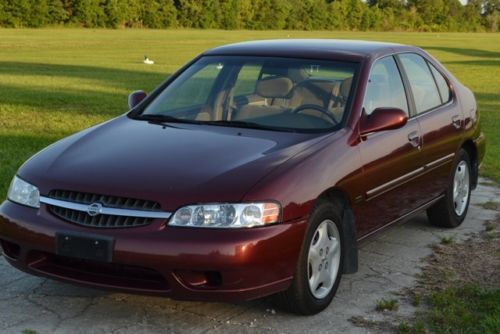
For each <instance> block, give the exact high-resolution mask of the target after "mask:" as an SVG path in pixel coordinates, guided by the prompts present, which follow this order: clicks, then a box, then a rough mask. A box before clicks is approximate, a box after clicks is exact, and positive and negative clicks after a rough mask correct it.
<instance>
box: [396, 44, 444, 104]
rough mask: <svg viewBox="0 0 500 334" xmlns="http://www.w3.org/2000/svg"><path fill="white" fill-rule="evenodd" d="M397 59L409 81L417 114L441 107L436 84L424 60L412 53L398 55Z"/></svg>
mask: <svg viewBox="0 0 500 334" xmlns="http://www.w3.org/2000/svg"><path fill="white" fill-rule="evenodd" d="M399 59H400V60H401V63H402V64H403V67H404V69H405V71H406V75H407V76H408V81H410V86H411V90H412V92H413V97H414V98H415V107H416V108H417V114H420V113H423V112H426V111H427V110H430V109H433V108H436V107H437V106H439V105H441V104H442V102H441V96H440V94H439V91H438V88H437V87H436V82H435V81H434V77H433V76H432V74H431V70H430V69H429V66H428V65H427V62H426V61H425V60H424V58H422V57H421V56H419V55H417V54H414V53H404V54H400V55H399Z"/></svg>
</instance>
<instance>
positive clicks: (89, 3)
mask: <svg viewBox="0 0 500 334" xmlns="http://www.w3.org/2000/svg"><path fill="white" fill-rule="evenodd" d="M100 5H101V1H100V0H74V2H73V10H74V12H73V13H74V16H73V21H74V22H76V23H79V24H81V25H83V26H84V27H87V28H90V27H104V26H105V25H106V18H105V13H104V9H103V7H101V6H100Z"/></svg>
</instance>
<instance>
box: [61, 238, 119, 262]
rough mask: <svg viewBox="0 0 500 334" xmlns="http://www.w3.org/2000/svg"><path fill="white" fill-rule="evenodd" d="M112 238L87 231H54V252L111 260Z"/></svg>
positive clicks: (63, 254)
mask: <svg viewBox="0 0 500 334" xmlns="http://www.w3.org/2000/svg"><path fill="white" fill-rule="evenodd" d="M114 243H115V241H114V238H113V237H108V236H102V235H94V234H87V233H75V232H64V233H56V254H57V255H60V256H66V257H72V258H78V259H86V260H92V261H98V262H111V261H112V260H113V249H114Z"/></svg>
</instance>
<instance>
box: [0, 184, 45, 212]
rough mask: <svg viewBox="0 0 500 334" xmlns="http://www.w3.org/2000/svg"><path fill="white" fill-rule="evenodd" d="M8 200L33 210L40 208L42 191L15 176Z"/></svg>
mask: <svg viewBox="0 0 500 334" xmlns="http://www.w3.org/2000/svg"><path fill="white" fill-rule="evenodd" d="M7 198H8V199H9V200H11V201H12V202H16V203H19V204H22V205H27V206H31V207H33V208H39V207H40V191H38V188H37V187H35V186H34V185H32V184H29V183H28V182H26V181H23V180H21V179H20V178H18V177H17V176H14V178H13V179H12V182H11V184H10V187H9V192H8V194H7Z"/></svg>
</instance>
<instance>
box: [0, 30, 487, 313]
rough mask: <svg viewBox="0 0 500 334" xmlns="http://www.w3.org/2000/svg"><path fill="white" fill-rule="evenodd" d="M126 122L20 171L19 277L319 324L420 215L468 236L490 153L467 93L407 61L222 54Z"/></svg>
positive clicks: (378, 50) (139, 102)
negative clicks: (397, 227) (256, 305)
mask: <svg viewBox="0 0 500 334" xmlns="http://www.w3.org/2000/svg"><path fill="white" fill-rule="evenodd" d="M129 105H130V108H131V110H130V111H129V112H128V113H127V114H126V115H123V116H120V117H117V118H115V119H113V120H110V121H108V122H105V123H103V124H100V125H97V126H94V127H92V128H90V129H86V130H84V131H82V132H79V133H77V134H74V135H72V136H70V137H68V138H65V139H63V140H61V141H59V142H57V143H55V144H53V145H51V146H49V147H48V148H46V149H44V150H43V151H42V152H40V153H38V154H37V155H35V156H34V157H32V158H31V159H30V160H29V161H27V162H26V163H25V164H24V165H23V166H22V167H21V168H20V169H19V171H18V173H17V175H16V176H15V177H14V179H13V181H12V184H11V187H10V189H9V193H8V200H6V201H5V202H4V203H3V204H2V206H1V207H0V241H1V245H2V248H3V252H4V256H5V257H6V259H7V260H8V261H9V263H10V264H12V265H13V266H15V267H17V268H19V269H21V270H23V271H26V272H28V273H31V274H35V275H41V276H46V277H50V278H54V279H59V280H63V281H66V282H72V283H79V284H85V285H87V286H92V287H100V288H106V289H115V290H119V291H125V292H135V293H144V294H154V295H165V296H171V297H173V298H179V299H195V300H211V301H220V300H248V299H254V298H259V297H263V296H266V295H271V294H277V297H278V300H280V301H281V302H282V304H283V305H285V306H286V307H287V308H288V309H290V310H291V311H294V312H298V313H303V314H313V313H316V312H319V311H321V310H323V309H324V308H325V307H327V306H328V305H329V303H330V301H331V300H332V298H333V296H334V294H335V292H336V290H337V287H338V285H339V282H340V278H341V276H342V274H343V273H353V272H355V271H356V270H357V265H358V251H357V245H358V242H359V241H360V240H362V239H364V238H366V237H368V236H369V235H371V234H373V233H375V232H377V231H379V230H381V229H382V228H384V227H387V226H389V225H391V224H394V223H396V222H398V221H401V220H402V219H404V218H406V217H408V216H410V215H412V214H413V213H416V212H419V211H421V210H427V214H428V217H429V221H430V222H431V223H432V224H435V225H438V226H442V227H455V226H457V225H459V224H460V223H461V222H462V221H463V220H464V218H465V216H466V214H467V208H468V205H469V199H470V192H471V189H474V187H475V186H476V184H477V179H478V165H479V163H480V162H481V160H482V158H483V156H484V152H485V142H484V137H483V135H482V133H481V131H480V126H479V113H478V111H477V107H476V101H475V99H474V96H473V94H472V93H471V91H470V90H469V89H467V88H466V87H464V86H463V85H462V84H461V83H460V82H458V80H457V79H456V78H455V77H453V75H451V74H450V73H449V72H448V71H447V70H446V69H445V68H444V67H443V66H442V65H441V64H440V63H439V62H438V61H436V60H435V59H434V58H433V57H431V56H430V55H428V54H427V53H425V52H424V51H422V50H421V49H418V48H416V47H411V46H404V45H397V44H387V43H374V42H361V41H335V40H286V41H281V40H277V41H261V42H249V43H240V44H232V45H227V46H222V47H218V48H215V49H212V50H210V51H207V52H205V53H204V54H202V55H200V56H199V57H197V58H196V59H194V60H193V61H191V62H190V63H189V64H187V65H186V66H185V67H183V68H182V69H181V70H180V71H178V72H177V73H175V74H174V75H172V76H171V77H170V78H169V79H168V80H167V81H166V82H164V83H163V84H162V85H160V86H159V87H158V88H157V89H156V90H155V91H153V92H152V93H151V94H149V95H147V96H146V94H145V93H144V92H142V91H137V92H134V93H132V94H131V95H130V97H129Z"/></svg>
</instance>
